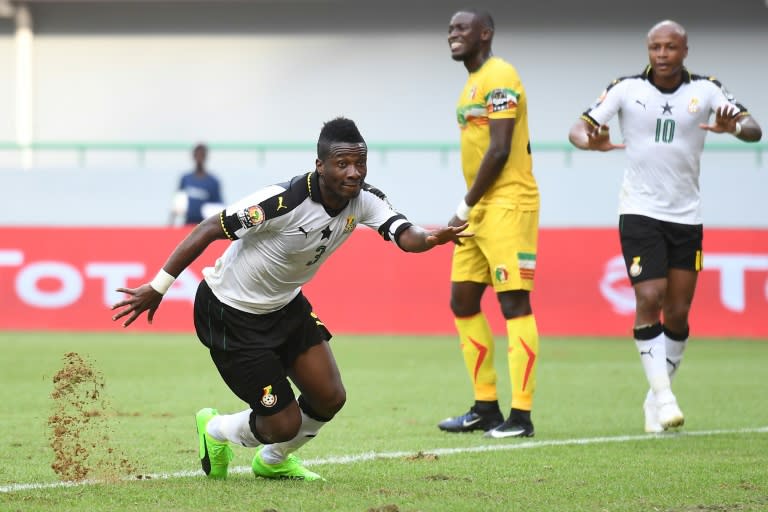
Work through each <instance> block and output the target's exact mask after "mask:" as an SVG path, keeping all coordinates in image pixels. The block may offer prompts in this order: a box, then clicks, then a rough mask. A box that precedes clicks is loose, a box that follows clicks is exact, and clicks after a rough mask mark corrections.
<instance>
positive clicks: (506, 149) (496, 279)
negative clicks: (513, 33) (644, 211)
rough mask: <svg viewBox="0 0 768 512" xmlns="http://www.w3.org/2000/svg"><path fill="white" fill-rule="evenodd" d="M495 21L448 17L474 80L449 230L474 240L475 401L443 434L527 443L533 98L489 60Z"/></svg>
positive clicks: (462, 269)
mask: <svg viewBox="0 0 768 512" xmlns="http://www.w3.org/2000/svg"><path fill="white" fill-rule="evenodd" d="M493 32H494V24H493V19H492V18H491V16H490V14H488V13H487V12H485V11H479V10H474V9H465V10H461V11H458V12H457V13H455V14H454V15H453V17H452V18H451V23H450V26H449V29H448V44H449V46H450V49H451V56H452V58H453V59H454V60H456V61H461V62H463V63H464V66H465V67H466V69H467V71H468V72H469V76H468V78H467V82H466V84H465V85H464V88H463V90H462V91H461V95H460V96H459V101H458V104H457V107H456V116H457V120H458V123H459V128H460V132H461V164H462V169H463V174H464V179H465V181H466V185H467V191H466V193H465V194H464V196H463V198H462V199H461V201H460V202H459V206H458V207H457V209H456V213H455V215H454V216H453V218H452V219H451V221H450V222H449V225H452V226H458V225H461V224H463V223H468V224H469V227H468V231H470V232H471V233H473V234H474V235H475V236H474V237H472V238H467V239H465V240H462V241H461V243H460V244H457V245H456V247H455V248H454V253H453V261H452V267H451V311H452V313H453V315H454V319H455V324H456V329H457V331H458V334H459V343H460V346H461V350H462V354H463V356H464V362H465V365H466V368H467V372H468V374H469V378H470V381H471V383H472V388H473V392H474V399H475V403H474V405H472V406H471V407H470V409H469V411H468V412H466V413H465V414H462V415H459V416H453V417H449V418H446V419H445V420H443V421H441V422H440V423H439V424H438V427H439V428H440V429H441V430H443V431H446V432H470V431H476V430H482V431H485V435H486V436H487V437H492V438H505V437H531V436H533V434H534V429H533V422H532V421H531V409H532V405H533V394H534V391H535V388H536V368H537V363H538V354H539V335H538V330H537V326H536V320H535V317H534V316H533V310H532V308H531V303H530V291H531V290H532V289H533V279H534V273H535V270H536V248H537V244H538V229H539V190H538V186H537V184H536V180H535V178H534V176H533V172H532V160H531V147H530V143H529V134H528V101H527V97H526V93H525V89H524V88H523V84H522V82H521V80H520V76H519V75H518V73H517V71H516V70H515V68H514V67H513V66H512V65H511V64H509V63H508V62H506V61H504V60H503V59H501V58H499V57H494V56H492V54H491V42H492V39H493ZM488 286H492V287H493V289H494V291H495V292H496V294H497V296H498V299H499V304H500V306H501V312H502V314H503V315H504V318H505V320H506V328H507V338H508V346H507V347H505V348H506V349H507V360H508V363H509V377H510V381H511V388H512V398H511V409H510V414H509V416H508V417H507V419H506V420H505V419H504V415H503V414H502V413H501V409H500V408H499V401H498V400H499V397H498V393H497V388H496V370H495V366H494V352H495V349H496V347H495V343H494V338H493V334H492V332H491V329H490V327H489V325H488V321H487V319H486V316H485V314H484V313H483V311H482V310H481V299H482V296H483V292H484V291H485V289H486V288H487V287H488Z"/></svg>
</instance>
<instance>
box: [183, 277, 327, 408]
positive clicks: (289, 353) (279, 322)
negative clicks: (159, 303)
mask: <svg viewBox="0 0 768 512" xmlns="http://www.w3.org/2000/svg"><path fill="white" fill-rule="evenodd" d="M194 316H195V330H196V331H197V337H198V338H199V339H200V341H201V342H202V343H203V345H205V346H206V347H208V348H209V349H210V352H211V359H213V362H214V363H215V364H216V368H218V370H219V373H220V374H221V377H222V378H223V379H224V382H225V383H226V384H227V386H229V388H230V389H231V390H232V391H233V392H234V393H235V394H236V395H237V396H238V397H239V398H240V399H241V400H243V401H244V402H246V403H247V404H248V405H249V406H250V407H251V408H252V409H253V410H254V412H255V413H256V414H257V415H260V416H271V415H273V414H275V413H277V412H279V411H281V410H282V409H284V408H285V407H287V406H288V405H289V404H291V403H292V402H293V401H294V400H295V398H296V397H295V395H294V392H293V389H292V387H291V384H290V382H289V381H288V374H287V369H288V368H290V367H291V366H292V365H293V362H294V361H295V360H296V358H297V357H298V356H299V355H300V354H302V353H303V352H305V351H306V350H307V349H309V348H310V347H312V346H314V345H318V344H320V343H323V342H324V341H328V340H330V339H331V333H330V332H329V331H328V329H326V327H325V325H323V323H322V322H321V321H320V319H319V318H317V316H316V315H315V314H314V313H313V312H312V305H311V304H310V303H309V301H308V300H307V299H306V297H304V295H303V294H302V293H299V295H297V296H296V297H295V298H294V299H293V300H292V301H291V302H289V303H288V304H287V305H286V306H285V307H283V308H282V309H280V310H278V311H275V312H273V313H268V314H265V315H255V314H252V313H246V312H244V311H240V310H238V309H235V308H233V307H230V306H228V305H226V304H223V303H222V302H221V301H219V299H218V298H217V297H216V295H214V293H213V292H212V291H211V289H210V287H209V286H208V284H207V283H206V282H205V280H202V281H201V282H200V285H199V286H198V288H197V294H196V296H195V308H194Z"/></svg>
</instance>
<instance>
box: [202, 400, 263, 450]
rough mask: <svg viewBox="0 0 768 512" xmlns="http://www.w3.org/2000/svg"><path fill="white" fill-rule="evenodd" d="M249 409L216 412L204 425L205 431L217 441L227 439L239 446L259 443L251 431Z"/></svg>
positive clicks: (252, 445) (250, 446) (257, 444)
mask: <svg viewBox="0 0 768 512" xmlns="http://www.w3.org/2000/svg"><path fill="white" fill-rule="evenodd" d="M250 419H251V409H246V410H244V411H240V412H236V413H235V414H218V415H216V416H214V417H213V418H211V421H209V422H208V425H207V426H206V429H205V430H206V432H208V435H209V436H211V437H212V438H214V439H216V440H217V441H229V442H231V443H236V444H239V445H241V446H246V447H248V448H253V447H256V446H259V445H260V444H261V443H260V442H259V441H258V440H257V439H256V437H255V436H254V435H253V432H251V424H250Z"/></svg>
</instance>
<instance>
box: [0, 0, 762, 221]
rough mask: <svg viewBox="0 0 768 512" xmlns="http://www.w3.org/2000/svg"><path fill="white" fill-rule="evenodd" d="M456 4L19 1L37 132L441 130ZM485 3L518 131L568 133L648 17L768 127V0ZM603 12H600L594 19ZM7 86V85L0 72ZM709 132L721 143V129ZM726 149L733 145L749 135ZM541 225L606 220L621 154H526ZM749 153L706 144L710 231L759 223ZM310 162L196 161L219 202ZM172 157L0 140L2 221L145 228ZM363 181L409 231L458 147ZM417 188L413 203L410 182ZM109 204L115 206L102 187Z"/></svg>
mask: <svg viewBox="0 0 768 512" xmlns="http://www.w3.org/2000/svg"><path fill="white" fill-rule="evenodd" d="M463 3H464V2H454V1H436V0H435V1H423V2H404V1H400V0H393V1H390V2H374V1H373V0H361V1H351V0H350V1H346V0H337V1H322V0H315V1H310V0H307V1H296V0H286V1H282V2H276V1H267V0H262V1H252V2H226V1H221V2H203V1H198V2H179V1H176V2H162V1H159V2H112V1H102V2H66V1H61V2H32V3H31V4H30V6H31V13H32V18H33V27H34V32H35V40H34V51H33V59H34V60H33V65H34V80H35V82H34V83H35V87H34V99H35V101H34V117H33V127H34V133H35V139H36V140H38V141H91V142H99V141H147V142H152V141H186V142H188V143H189V144H190V146H191V145H192V144H193V143H194V142H197V141H198V140H204V141H209V142H215V141H259V142H269V141H301V142H310V141H313V140H315V138H316V136H317V133H318V131H319V128H320V125H321V123H322V122H323V121H325V120H327V119H329V118H331V117H333V116H336V115H339V114H343V115H347V116H350V117H352V118H354V119H355V120H357V121H358V123H359V124H360V126H361V129H362V131H363V133H364V135H365V136H366V138H367V139H368V140H369V142H387V141H414V140H417V141H438V142H455V141H456V139H457V129H456V123H455V120H454V115H453V109H454V104H455V100H456V96H457V94H458V91H459V90H460V88H461V85H462V84H463V81H464V79H465V77H466V72H465V70H464V68H463V67H462V66H461V65H460V64H458V63H455V62H453V61H451V59H450V57H449V54H448V48H447V43H446V40H445V37H446V27H447V23H448V19H449V17H450V15H451V13H452V12H453V11H454V10H455V9H456V8H459V7H461V6H463ZM484 4H485V5H486V6H487V7H488V8H489V9H490V10H491V11H492V12H493V14H494V16H495V18H496V21H497V35H496V42H495V53H496V54H498V55H500V56H504V57H506V58H508V59H510V60H511V61H512V62H514V63H515V65H516V66H517V67H518V69H519V71H520V73H521V75H522V78H523V80H524V82H525V84H526V88H527V91H528V95H529V102H530V111H531V116H530V118H531V136H532V140H533V142H534V144H535V143H537V142H562V143H565V142H566V134H567V131H568V128H569V126H570V125H571V123H572V122H573V120H574V119H575V118H576V117H577V116H578V115H579V114H580V112H582V111H583V109H584V108H585V107H586V106H587V105H588V104H589V103H590V102H591V101H592V100H593V99H594V98H596V97H597V95H598V94H599V93H600V91H601V89H602V88H603V87H604V86H605V85H607V83H608V82H609V81H610V80H611V79H612V78H614V77H616V76H619V75H627V74H634V73H637V72H639V71H640V70H641V69H642V67H643V66H644V64H645V62H646V61H647V56H646V51H645V48H644V37H645V33H646V31H647V30H648V28H649V27H650V26H651V25H652V24H653V23H654V22H656V21H658V20H659V19H661V18H673V19H677V20H678V21H680V22H682V23H683V24H685V25H686V27H687V28H688V30H689V33H690V46H691V51H690V55H689V58H688V65H689V67H690V68H691V69H692V70H693V71H696V72H700V73H710V72H716V73H717V76H718V77H719V78H721V79H722V80H723V82H724V83H725V84H726V85H727V86H728V88H729V89H730V90H731V91H732V92H733V93H734V94H735V95H736V97H737V98H739V99H741V100H742V101H743V102H744V103H745V104H746V105H747V106H748V107H749V108H750V110H751V111H752V112H753V114H754V115H755V117H756V118H757V119H758V120H760V121H761V122H762V123H763V125H764V126H766V124H767V123H768V95H766V94H765V92H764V91H765V84H766V83H768V66H765V65H763V61H764V60H765V56H764V53H765V49H766V48H768V8H766V5H765V4H764V2H761V1H758V0H749V1H747V0H745V1H737V2H729V3H727V5H726V4H725V3H723V2H722V1H721V0H702V1H699V2H696V3H688V2H667V1H661V0H649V1H647V2H642V3H621V4H622V5H621V9H619V8H617V6H616V3H615V2H611V1H609V0H587V1H584V2H568V1H551V2H527V3H526V2H508V1H501V0H489V1H487V2H484ZM597 13H599V15H598V14H597ZM15 64H16V61H15V53H14V43H13V22H12V20H11V19H0V66H2V68H3V69H5V70H7V74H6V75H4V79H3V80H0V111H1V112H3V115H2V116H0V141H13V140H14V138H15V126H16V124H17V121H18V120H17V119H16V113H15V108H14V107H15V101H16V91H15V89H14V81H15V78H16V76H15ZM5 78H7V79H5ZM709 140H710V141H717V142H734V143H736V141H733V140H732V138H730V137H727V136H712V135H710V137H709ZM741 146H744V147H745V148H746V147H747V145H746V144H742V145H741ZM534 158H535V162H534V165H535V172H536V174H537V177H538V179H539V181H540V183H541V188H542V197H543V203H542V225H543V226H551V227H568V226H582V227H589V226H609V225H613V224H614V223H615V210H616V203H617V195H618V185H619V182H620V177H621V168H622V164H623V159H622V156H621V154H620V153H617V154H616V155H603V154H600V155H583V154H577V155H574V158H573V160H572V161H571V160H570V157H569V156H568V155H565V154H561V153H556V152H555V153H541V152H539V153H536V154H535V155H534ZM761 158H762V154H759V155H755V154H751V153H732V152H727V153H711V154H710V153H708V154H707V155H706V156H705V161H704V166H703V169H704V175H703V178H702V189H703V194H704V197H703V199H704V207H705V219H706V222H707V225H709V226H718V227H768V215H765V213H764V208H763V207H762V206H760V205H761V204H762V197H761V192H760V191H762V190H766V188H768V172H766V164H765V163H764V162H763V161H762V160H761ZM313 161H314V155H312V154H305V153H302V152H294V153H289V154H282V153H281V154H272V153H270V154H267V155H265V156H259V155H255V154H249V153H241V152H236V153H224V152H217V151H213V152H212V153H211V161H210V164H211V168H212V169H213V170H214V171H216V172H217V174H219V175H220V176H221V177H222V179H223V181H224V193H225V194H226V197H227V199H228V200H235V199H236V198H237V197H239V195H240V194H239V191H242V190H251V189H253V188H257V187H259V186H262V185H265V184H268V183H272V182H275V181H282V180H284V179H285V178H286V177H287V176H291V175H294V174H298V173H301V172H303V171H305V170H307V168H308V167H311V166H312V164H313ZM190 163H191V158H190V155H189V153H188V152H176V153H161V154H152V155H147V159H146V161H145V162H144V163H143V164H142V165H139V164H137V162H136V155H134V154H131V153H115V152H112V153H110V152H103V153H97V154H94V155H89V158H88V161H87V162H85V163H83V162H81V161H79V160H78V155H77V154H76V153H74V152H72V151H69V152H55V151H53V152H45V153H42V152H41V153H36V154H35V165H34V168H33V169H30V170H22V169H20V164H19V155H18V154H16V153H14V152H8V151H0V179H2V182H3V192H4V193H3V196H4V197H3V201H1V202H0V225H48V226H50V225H55V226H67V225H78V226H86V225H91V226H93V225H98V226H111V225H119V226H132V225H133V226H136V225H138V226H160V225H163V224H164V223H165V222H166V219H167V214H168V208H169V203H170V197H171V195H172V192H173V189H174V188H175V186H176V180H177V178H178V175H179V174H180V172H181V171H182V170H184V169H186V168H187V167H188V166H189V164H190ZM370 181H371V182H372V183H374V184H376V185H377V186H379V187H381V188H382V189H384V190H385V191H386V192H387V193H388V194H389V196H390V197H391V198H392V200H393V202H394V203H395V204H396V205H397V206H398V208H400V209H401V210H403V211H404V212H406V213H408V214H409V216H410V217H411V218H413V219H414V220H416V221H417V222H421V223H440V222H444V221H445V218H446V212H450V211H452V209H453V206H454V204H455V202H456V198H457V197H458V196H459V195H460V193H461V189H462V187H463V184H462V183H461V179H460V177H459V176H458V164H457V161H456V155H455V154H451V155H448V157H447V158H446V157H444V155H441V154H438V153H419V154H414V153H408V152H405V153H400V154H387V155H372V165H371V176H370ZM425 190H429V191H430V197H429V198H428V199H425V198H424V191H425ZM118 197H119V198H121V199H122V200H123V202H124V204H123V205H121V207H115V206H114V199H115V198H118Z"/></svg>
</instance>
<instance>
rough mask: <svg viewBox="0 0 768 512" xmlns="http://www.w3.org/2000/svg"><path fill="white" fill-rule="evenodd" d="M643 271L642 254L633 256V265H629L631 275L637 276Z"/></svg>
mask: <svg viewBox="0 0 768 512" xmlns="http://www.w3.org/2000/svg"><path fill="white" fill-rule="evenodd" d="M642 272H643V267H642V265H640V256H635V257H633V258H632V265H630V266H629V275H630V276H632V277H637V276H639V275H640V274H641V273H642Z"/></svg>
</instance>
